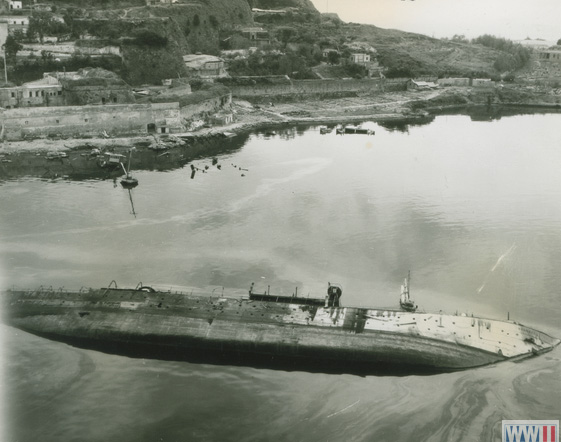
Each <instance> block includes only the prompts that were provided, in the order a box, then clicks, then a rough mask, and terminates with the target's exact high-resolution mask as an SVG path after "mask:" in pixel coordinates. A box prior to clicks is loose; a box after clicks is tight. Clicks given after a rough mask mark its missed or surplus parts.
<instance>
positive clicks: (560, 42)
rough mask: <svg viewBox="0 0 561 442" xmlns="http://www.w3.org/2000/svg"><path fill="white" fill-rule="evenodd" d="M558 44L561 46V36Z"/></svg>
mask: <svg viewBox="0 0 561 442" xmlns="http://www.w3.org/2000/svg"><path fill="white" fill-rule="evenodd" d="M557 46H561V38H560V39H559V40H557Z"/></svg>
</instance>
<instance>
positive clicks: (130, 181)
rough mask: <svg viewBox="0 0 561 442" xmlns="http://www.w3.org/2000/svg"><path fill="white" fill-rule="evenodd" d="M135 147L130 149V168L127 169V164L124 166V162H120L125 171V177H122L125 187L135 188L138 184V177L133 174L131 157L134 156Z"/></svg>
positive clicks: (122, 183)
mask: <svg viewBox="0 0 561 442" xmlns="http://www.w3.org/2000/svg"><path fill="white" fill-rule="evenodd" d="M133 149H134V148H132V149H131V150H130V151H129V165H128V170H127V169H125V166H123V163H120V164H121V167H122V168H123V170H124V171H125V178H122V179H121V186H123V187H124V188H127V189H131V188H133V187H136V186H138V180H137V179H136V178H134V177H133V176H132V175H131V157H132V151H133Z"/></svg>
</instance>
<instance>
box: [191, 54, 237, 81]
mask: <svg viewBox="0 0 561 442" xmlns="http://www.w3.org/2000/svg"><path fill="white" fill-rule="evenodd" d="M183 61H184V62H185V66H186V67H187V71H188V72H189V74H190V75H196V76H199V77H201V78H219V77H227V76H228V74H227V73H226V70H225V69H224V60H222V59H221V58H219V57H215V56H214V55H208V54H188V55H184V56H183Z"/></svg>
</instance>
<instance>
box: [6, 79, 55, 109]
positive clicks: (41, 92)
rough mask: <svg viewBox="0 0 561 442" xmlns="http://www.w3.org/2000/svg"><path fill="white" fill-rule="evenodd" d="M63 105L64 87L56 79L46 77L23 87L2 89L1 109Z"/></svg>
mask: <svg viewBox="0 0 561 442" xmlns="http://www.w3.org/2000/svg"><path fill="white" fill-rule="evenodd" d="M63 104H64V97H63V94H62V85H61V84H60V82H59V81H58V80H57V79H56V78H52V77H44V78H42V79H40V80H36V81H30V82H29V83H24V84H22V85H21V86H13V87H4V88H0V107H3V108H5V109H12V108H17V107H33V106H62V105H63Z"/></svg>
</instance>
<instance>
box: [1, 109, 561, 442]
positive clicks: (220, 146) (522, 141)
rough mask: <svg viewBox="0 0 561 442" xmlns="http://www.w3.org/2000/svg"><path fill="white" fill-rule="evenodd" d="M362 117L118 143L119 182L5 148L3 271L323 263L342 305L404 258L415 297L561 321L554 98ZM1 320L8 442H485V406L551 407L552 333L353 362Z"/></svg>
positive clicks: (60, 283)
mask: <svg viewBox="0 0 561 442" xmlns="http://www.w3.org/2000/svg"><path fill="white" fill-rule="evenodd" d="M369 124H370V126H371V128H373V129H374V130H375V131H376V135H374V136H368V135H345V136H340V135H336V134H335V132H332V133H331V134H327V135H321V134H320V133H319V129H318V128H317V127H305V128H303V127H302V128H288V129H282V130H276V129H275V132H274V133H273V132H270V131H269V132H262V133H254V134H250V135H238V136H236V137H235V138H232V139H222V140H220V142H219V143H216V145H213V146H211V147H209V148H208V150H209V151H210V155H209V156H204V155H202V154H201V152H199V151H196V148H195V147H191V148H190V149H192V150H193V151H192V152H190V151H188V150H187V153H185V154H182V155H180V156H177V155H175V154H174V153H170V154H168V155H162V152H144V153H139V154H138V155H137V154H135V155H137V156H136V157H135V160H136V164H135V163H134V162H133V169H135V170H134V176H135V177H136V178H138V180H139V182H140V185H139V186H138V187H137V188H135V189H133V190H131V191H130V192H129V191H128V190H126V189H123V188H121V186H120V185H119V184H118V181H116V182H115V181H114V180H113V179H112V176H111V175H110V174H109V175H107V174H105V175H100V174H99V171H97V169H95V165H93V166H92V165H90V164H89V163H88V162H87V157H86V156H84V155H80V154H72V153H71V155H70V158H68V159H65V160H63V162H62V163H60V164H59V163H49V164H48V165H47V166H45V165H44V164H38V163H37V164H36V162H37V160H36V159H35V160H34V159H33V158H27V159H20V160H19V163H18V161H17V159H16V158H14V159H13V160H14V161H13V163H11V164H12V165H13V166H14V169H13V170H16V169H17V168H18V167H19V166H20V165H21V170H20V172H18V173H17V174H14V173H11V174H10V173H8V172H6V171H7V167H8V164H10V163H4V166H3V167H4V169H3V170H4V175H3V176H2V175H0V178H2V177H3V180H2V181H0V208H1V211H0V286H1V287H4V288H6V287H10V286H12V285H16V286H18V287H30V288H34V287H38V286H39V285H43V286H53V287H54V288H58V287H66V288H76V289H78V288H80V287H81V286H93V287H99V286H105V285H107V284H108V283H109V282H110V281H111V280H116V282H117V283H118V285H119V286H132V287H134V286H136V285H137V283H138V282H140V281H142V282H143V283H144V284H145V285H152V286H155V287H158V288H163V289H167V288H171V289H172V290H175V289H178V290H179V289H182V290H186V291H187V290H189V291H190V290H193V291H203V292H207V293H209V294H210V293H217V292H220V293H222V292H224V294H225V295H230V296H240V295H242V294H245V293H246V292H247V289H248V288H249V285H250V283H251V282H255V283H256V288H257V289H266V288H267V286H269V285H270V286H271V292H275V293H279V294H291V293H293V292H294V290H295V288H296V287H297V288H298V293H299V294H304V295H307V294H310V296H323V294H324V292H325V289H326V286H327V282H328V281H329V282H336V283H340V284H341V285H342V286H343V289H344V292H343V298H342V302H343V304H344V305H371V306H380V305H381V306H395V305H397V302H398V298H399V285H400V283H401V280H402V278H403V277H404V276H406V275H407V271H408V270H411V276H412V281H411V289H412V296H413V297H414V299H415V301H416V303H417V304H419V306H420V308H421V309H425V310H443V311H446V312H450V313H453V312H456V311H457V312H466V313H468V314H471V313H474V314H478V315H482V316H488V317H494V318H504V319H506V317H507V315H510V318H511V319H514V320H516V321H519V322H522V323H524V324H527V325H533V326H535V327H537V328H539V329H541V330H543V331H546V332H549V333H551V334H553V335H555V336H557V337H559V336H561V319H560V318H561V306H560V301H561V293H560V291H559V287H561V272H560V269H561V228H560V226H561V173H559V170H561V131H560V130H559V127H561V114H535V115H513V116H508V117H503V118H500V119H493V118H489V115H483V116H482V115H479V116H478V118H477V119H472V118H469V117H468V116H463V115H453V116H439V117H437V118H436V119H435V120H434V121H433V122H432V123H430V124H426V125H416V126H406V125H395V126H391V125H388V126H386V127H382V126H380V125H377V124H374V123H369ZM213 157H214V158H216V159H217V160H218V165H220V166H221V167H220V169H219V168H218V167H217V166H216V165H213V161H212V158H213ZM64 162H66V163H64ZM32 163H33V164H32ZM190 164H192V165H193V166H195V167H196V168H197V169H198V171H197V172H196V173H195V174H194V176H193V177H192V171H191V167H189V166H190ZM90 166H91V167H90ZM92 167H93V168H92ZM90 169H91V170H93V171H94V172H93V173H90V172H91V170H90ZM26 170H28V171H31V172H30V174H29V175H28V174H26V172H25V171H26ZM203 171H204V172H203ZM86 172H88V173H86ZM1 332H2V334H1V337H2V340H3V349H4V351H3V366H4V375H3V396H4V402H3V404H2V406H3V408H4V411H5V419H4V420H3V424H4V430H5V434H6V436H5V437H4V438H3V439H2V440H6V441H36V440H41V441H44V442H46V441H85V440H87V441H117V440H118V441H131V442H132V441H147V442H148V441H268V440H276V441H327V440H332V441H342V440H345V441H374V440H375V441H384V440H388V441H389V440H392V441H395V440H398V441H409V440H413V439H416V440H423V441H483V440H490V441H498V440H500V438H501V434H500V430H501V428H500V421H501V420H502V419H559V417H560V416H559V406H558V404H559V402H560V400H561V364H560V360H561V350H560V349H559V348H557V349H555V350H554V351H553V352H551V353H549V354H547V355H544V356H541V357H539V358H534V359H531V360H527V361H524V362H521V363H512V362H507V363H502V364H497V365H495V366H491V367H486V368H481V369H476V370H469V371H465V372H460V373H453V374H444V375H436V376H428V377H419V376H407V377H393V376H384V377H374V376H372V377H366V378H361V377H356V376H350V375H337V376H335V375H325V374H310V373H302V372H293V373H289V372H282V371H272V370H258V369H253V368H244V367H217V366H210V365H196V364H187V363H178V362H165V361H155V360H144V359H129V358H124V357H119V356H114V355H106V354H102V353H97V352H93V351H85V350H80V349H76V348H72V347H69V346H66V345H64V344H60V343H56V342H51V341H48V340H45V339H41V338H38V337H34V336H32V335H29V334H26V333H24V332H21V331H18V330H16V329H13V328H10V327H6V326H2V328H1Z"/></svg>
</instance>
